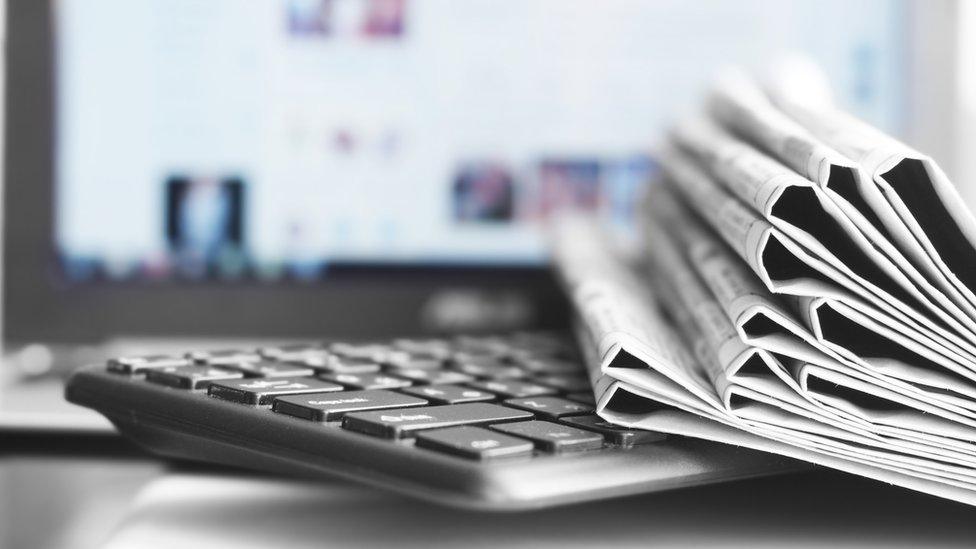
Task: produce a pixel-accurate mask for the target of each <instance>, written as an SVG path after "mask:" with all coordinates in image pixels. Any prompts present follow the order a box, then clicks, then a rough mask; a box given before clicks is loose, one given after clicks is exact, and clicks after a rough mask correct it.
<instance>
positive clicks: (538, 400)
mask: <svg viewBox="0 0 976 549" xmlns="http://www.w3.org/2000/svg"><path fill="white" fill-rule="evenodd" d="M505 405H506V406H514V407H516V408H521V409H522V410H527V411H529V412H532V413H533V414H536V415H537V416H542V417H544V418H546V419H559V418H561V417H565V416H578V415H582V414H588V413H590V412H592V411H593V407H592V406H588V405H586V404H581V403H579V402H573V401H572V400H566V399H564V398H557V397H545V396H540V397H528V398H513V399H509V400H506V401H505Z"/></svg>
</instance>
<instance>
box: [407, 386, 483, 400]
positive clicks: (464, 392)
mask: <svg viewBox="0 0 976 549" xmlns="http://www.w3.org/2000/svg"><path fill="white" fill-rule="evenodd" d="M403 392H404V393H408V394H411V395H416V396H419V397H420V398H426V399H427V400H429V401H431V402H432V403H434V404H461V403H463V402H487V401H490V400H495V398H496V397H495V395H493V394H491V393H489V392H487V391H480V390H478V389H471V388H469V387H461V386H458V385H426V386H423V387H411V388H409V389H404V390H403Z"/></svg>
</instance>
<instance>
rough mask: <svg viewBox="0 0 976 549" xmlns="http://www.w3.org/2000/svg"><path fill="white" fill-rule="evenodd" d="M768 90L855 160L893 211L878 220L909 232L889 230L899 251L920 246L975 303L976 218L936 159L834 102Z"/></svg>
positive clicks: (802, 121)
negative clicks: (804, 100)
mask: <svg viewBox="0 0 976 549" xmlns="http://www.w3.org/2000/svg"><path fill="white" fill-rule="evenodd" d="M771 95H772V97H773V100H774V102H775V103H776V105H777V106H778V107H779V108H780V109H782V110H783V111H784V112H785V113H786V114H787V115H789V116H790V117H792V118H793V119H794V120H796V121H797V122H799V123H800V125H802V126H803V127H805V128H806V129H807V130H809V131H810V132H811V133H813V134H814V135H815V136H817V137H818V138H819V139H821V140H823V141H824V142H825V143H826V144H828V145H829V146H831V147H833V148H835V149H836V150H838V151H839V152H841V153H842V154H844V155H845V156H847V157H849V158H851V159H853V160H855V161H856V162H858V164H860V166H861V167H862V169H863V170H864V171H865V172H866V173H867V174H868V176H869V177H870V178H871V179H872V181H873V182H874V183H875V184H876V185H877V186H878V188H879V189H880V190H881V192H882V194H883V195H884V197H885V198H886V199H887V202H888V204H889V207H890V209H891V210H894V212H895V214H896V215H895V216H890V215H889V216H881V220H882V222H884V223H885V224H886V226H894V225H897V224H898V223H901V224H903V225H904V226H907V227H908V229H909V231H910V233H911V236H912V237H913V238H907V237H906V236H903V235H900V234H899V233H896V232H894V231H893V232H892V235H893V237H895V238H896V244H897V245H898V246H899V247H900V248H901V249H902V251H903V252H905V254H906V255H908V256H912V255H913V253H914V254H915V255H920V254H919V253H918V247H919V246H920V247H921V248H922V250H924V255H925V256H927V257H928V260H929V261H932V262H934V263H935V265H936V266H937V268H938V269H939V271H940V272H941V273H942V275H944V276H945V277H946V278H948V279H949V281H950V282H951V283H952V284H953V285H954V286H955V287H956V289H957V290H958V291H959V292H960V293H962V295H963V296H965V297H966V299H967V300H968V301H969V302H970V303H971V304H976V293H974V292H976V219H974V218H973V214H972V213H971V212H970V211H969V210H968V209H967V208H966V206H965V203H964V202H963V200H962V198H961V197H960V196H959V193H958V191H957V190H956V189H955V187H954V186H953V185H952V183H951V182H950V181H949V178H948V177H947V176H946V175H945V173H944V172H943V171H942V169H941V168H940V167H939V166H938V165H937V164H936V163H935V161H933V160H932V159H931V158H930V157H929V156H927V155H924V154H922V153H920V152H918V151H915V150H913V149H911V148H910V147H908V146H907V145H905V144H903V143H901V142H899V141H897V140H896V139H894V138H892V137H889V136H887V135H885V134H883V133H882V132H880V131H878V130H876V129H874V128H872V127H870V126H868V125H867V124H865V123H863V122H861V121H859V120H857V119H855V118H854V117H852V116H850V115H848V114H846V113H843V112H841V111H840V110H838V109H836V108H834V107H833V106H830V105H807V104H802V103H799V102H796V101H793V100H791V99H790V98H788V97H786V96H783V95H782V94H779V93H778V92H777V91H776V89H775V88H774V89H773V90H772V94H771ZM880 213H883V212H880ZM880 213H879V216H880ZM918 263H919V264H924V259H919V260H918Z"/></svg>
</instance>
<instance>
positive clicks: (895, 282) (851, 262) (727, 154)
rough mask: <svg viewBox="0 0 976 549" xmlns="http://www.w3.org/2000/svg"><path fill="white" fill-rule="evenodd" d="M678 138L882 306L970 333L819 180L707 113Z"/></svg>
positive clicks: (958, 313)
mask: <svg viewBox="0 0 976 549" xmlns="http://www.w3.org/2000/svg"><path fill="white" fill-rule="evenodd" d="M674 136H675V140H676V142H677V143H678V144H679V145H680V146H682V147H685V148H687V149H688V150H690V151H692V152H693V153H694V155H695V156H696V157H697V158H699V159H700V160H701V161H702V163H703V164H705V165H706V166H707V167H708V169H709V171H710V172H711V174H712V175H713V176H714V177H715V180H716V181H718V182H719V183H721V184H723V185H724V186H725V187H726V188H727V189H728V190H729V191H731V193H732V194H733V195H735V196H736V197H738V198H739V199H740V200H742V201H743V202H745V203H747V204H750V205H751V206H752V207H753V209H754V210H756V211H757V212H759V213H760V214H761V215H762V216H763V217H764V218H765V219H767V220H768V221H769V222H770V223H772V224H773V225H774V226H775V227H777V228H779V229H780V230H782V231H783V233H785V234H786V235H787V236H789V237H790V238H792V239H793V240H794V241H796V242H797V243H799V244H801V245H803V246H804V247H806V248H807V249H809V250H811V251H812V252H813V253H814V254H816V256H817V257H818V258H819V259H821V260H823V261H824V262H826V263H828V264H830V265H831V266H833V267H835V268H837V269H838V270H839V271H841V272H843V273H844V274H845V275H846V276H847V277H849V278H850V279H851V280H853V281H854V283H856V284H858V285H860V286H863V287H864V288H866V289H867V290H868V291H869V292H870V293H871V294H872V296H873V299H874V303H875V304H876V305H877V306H878V307H879V308H881V309H882V310H885V309H888V308H891V307H897V308H899V309H901V311H902V312H904V313H905V314H907V315H910V316H914V315H918V314H925V315H927V316H929V317H931V318H933V319H934V321H935V322H937V323H939V324H941V325H944V326H946V327H948V328H949V329H951V330H953V331H955V332H959V333H963V334H974V335H976V322H974V321H973V319H972V318H971V317H970V316H968V315H967V314H966V313H965V312H963V311H962V310H961V309H959V308H958V307H957V306H956V305H955V303H953V302H952V301H951V300H949V299H948V298H947V297H946V296H945V295H944V294H943V293H942V292H940V291H938V290H936V289H935V288H934V287H932V286H931V285H929V286H928V289H929V290H930V292H931V294H929V293H926V292H923V291H921V290H920V289H919V288H918V287H917V286H916V284H915V282H914V281H913V280H912V279H911V278H909V277H908V276H906V275H905V273H904V272H903V271H902V269H899V268H898V267H897V266H896V265H895V264H894V262H892V261H891V260H890V259H889V258H888V257H887V256H886V255H885V254H883V253H881V252H880V251H879V250H878V249H876V248H875V245H874V244H872V242H871V241H870V240H868V239H867V238H866V237H865V236H864V235H863V234H862V233H861V231H860V229H858V228H857V227H856V226H855V225H854V223H853V222H851V220H850V219H849V218H848V217H847V215H846V214H845V213H844V212H843V211H842V210H841V209H840V208H838V207H837V206H836V205H835V204H834V203H833V202H832V201H831V200H830V199H829V198H828V197H827V195H826V194H824V193H823V191H821V190H820V188H819V187H817V186H815V185H814V184H813V183H812V182H810V181H809V180H808V179H806V178H804V177H802V176H800V175H799V174H797V173H796V172H794V171H793V170H791V169H790V168H788V167H786V166H784V165H783V164H781V163H779V162H777V161H776V160H774V159H772V158H770V157H769V156H766V155H764V154H762V153H761V152H759V151H758V150H757V149H755V148H753V147H752V146H750V145H748V144H746V143H744V142H743V141H740V140H738V139H736V138H734V137H732V136H731V135H729V134H728V133H727V132H725V131H723V130H721V129H720V128H719V127H718V126H716V125H714V124H712V123H711V122H709V121H707V120H705V119H699V120H694V121H690V122H687V123H685V124H682V125H680V126H679V127H678V128H677V130H676V131H675V132H674Z"/></svg>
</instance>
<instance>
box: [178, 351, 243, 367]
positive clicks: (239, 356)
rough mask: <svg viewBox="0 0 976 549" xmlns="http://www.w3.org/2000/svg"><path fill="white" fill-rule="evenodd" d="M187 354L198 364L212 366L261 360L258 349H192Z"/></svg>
mask: <svg viewBox="0 0 976 549" xmlns="http://www.w3.org/2000/svg"><path fill="white" fill-rule="evenodd" d="M186 356H187V358H190V359H192V360H193V361H194V362H196V363H198V364H208V365H210V366H226V365H231V364H236V363H240V362H253V361H258V360H261V355H260V354H258V352H257V351H242V350H226V351H192V352H189V353H187V354H186Z"/></svg>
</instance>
